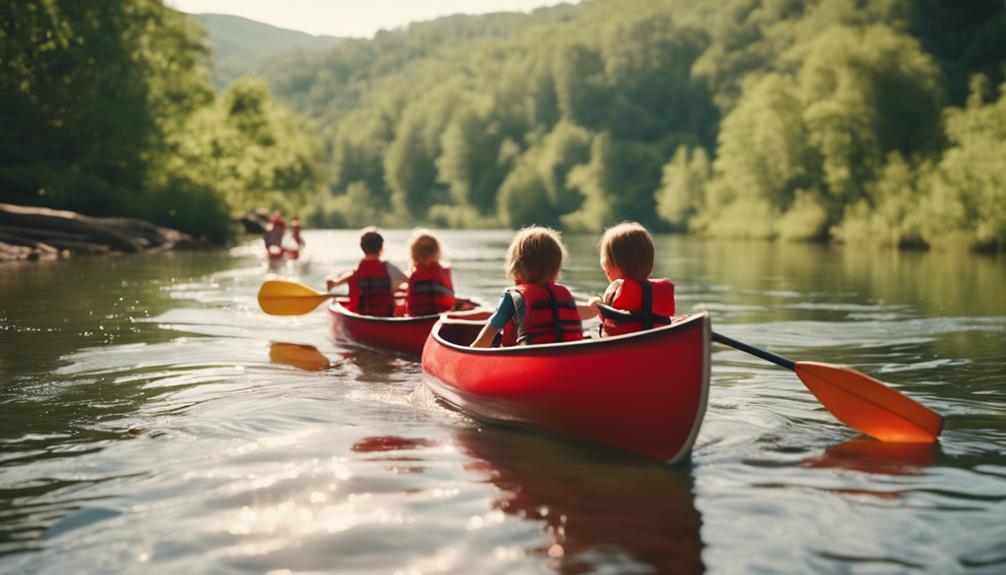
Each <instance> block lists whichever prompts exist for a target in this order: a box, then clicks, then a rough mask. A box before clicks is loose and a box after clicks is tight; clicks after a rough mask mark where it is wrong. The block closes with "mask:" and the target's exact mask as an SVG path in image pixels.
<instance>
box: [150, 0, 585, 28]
mask: <svg viewBox="0 0 1006 575" xmlns="http://www.w3.org/2000/svg"><path fill="white" fill-rule="evenodd" d="M560 1H561V0H167V2H166V3H167V4H168V5H169V6H172V7H174V8H176V9H178V10H181V11H183V12H188V13H190V14H204V13H214V14H234V15H236V16H243V17H245V18H249V19H251V20H258V21H259V22H265V23H267V24H272V25H273V26H278V27H280V28H288V29H290V30H300V31H302V32H307V33H308V34H315V35H328V36H373V35H374V33H375V32H377V31H378V30H380V29H382V28H397V27H400V26H404V25H406V24H408V23H409V22H414V21H416V20H432V19H434V18H438V17H440V16H447V15H448V14H458V13H465V14H481V13H485V12H514V11H522V12H528V11H531V10H534V9H535V8H538V7H541V6H552V5H555V4H559V3H560ZM566 1H567V2H571V3H575V1H576V0H566Z"/></svg>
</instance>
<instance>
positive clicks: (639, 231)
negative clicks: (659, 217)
mask: <svg viewBox="0 0 1006 575" xmlns="http://www.w3.org/2000/svg"><path fill="white" fill-rule="evenodd" d="M653 251H654V250H653V237H652V236H650V232H648V231H646V228H644V227H643V226H641V225H639V224H638V223H636V222H622V223H620V224H618V225H617V226H613V227H610V228H608V229H606V230H604V236H602V237H601V265H607V266H614V267H616V268H618V271H620V272H621V273H622V276H623V277H627V278H631V279H637V280H644V279H646V278H648V277H650V274H651V273H652V272H653Z"/></svg>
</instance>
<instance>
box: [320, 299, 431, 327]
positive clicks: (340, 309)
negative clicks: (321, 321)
mask: <svg viewBox="0 0 1006 575" xmlns="http://www.w3.org/2000/svg"><path fill="white" fill-rule="evenodd" d="M328 309H329V310H330V311H331V312H332V313H334V314H336V315H340V316H343V317H346V318H351V319H353V320H356V321H363V322H369V323H378V324H380V323H393V324H403V323H422V322H427V321H430V320H436V319H438V318H440V315H441V314H438V313H435V314H429V315H408V316H390V317H385V316H375V315H363V314H359V313H356V312H354V311H350V310H349V308H347V307H346V306H344V305H342V302H340V301H339V300H336V301H334V302H332V303H331V304H330V305H329V306H328Z"/></svg>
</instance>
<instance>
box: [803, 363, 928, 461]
mask: <svg viewBox="0 0 1006 575" xmlns="http://www.w3.org/2000/svg"><path fill="white" fill-rule="evenodd" d="M794 371H796V374H797V376H799V377H800V380H801V381H803V383H804V384H805V385H806V386H807V388H808V389H810V391H811V393H813V394H814V396H815V397H817V399H818V400H819V401H820V402H821V404H822V405H824V406H825V407H826V408H828V411H830V412H831V413H832V415H834V416H835V417H836V418H837V419H838V420H839V421H841V422H842V423H844V424H846V425H848V426H849V427H852V428H853V429H858V430H859V431H862V432H863V433H865V434H866V435H869V436H870V437H874V438H876V439H879V440H881V441H895V442H901V443H933V442H935V441H936V440H937V438H938V437H939V435H940V431H941V430H942V429H943V418H942V417H940V415H939V414H938V413H936V412H934V411H932V410H931V409H929V408H927V407H925V406H923V405H921V404H919V403H916V402H915V401H914V400H912V399H910V398H909V397H908V396H906V395H903V394H902V393H901V392H899V391H897V390H895V389H892V388H890V387H887V386H886V385H884V384H883V383H881V382H879V381H877V380H876V379H873V378H872V377H870V376H868V375H865V374H862V373H860V372H858V371H856V370H854V369H849V368H847V367H839V366H837V365H829V364H827V363H817V362H813V361H800V362H797V364H796V369H795V370H794Z"/></svg>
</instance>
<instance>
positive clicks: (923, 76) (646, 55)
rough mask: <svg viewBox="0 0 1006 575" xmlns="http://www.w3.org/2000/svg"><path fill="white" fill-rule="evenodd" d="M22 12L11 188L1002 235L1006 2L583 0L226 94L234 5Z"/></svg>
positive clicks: (274, 67)
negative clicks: (218, 14) (216, 12)
mask: <svg viewBox="0 0 1006 575" xmlns="http://www.w3.org/2000/svg"><path fill="white" fill-rule="evenodd" d="M0 19H2V20H3V22H4V37H3V42H2V43H0V62H2V64H0V110H2V112H0V113H3V114H5V116H6V117H5V118H4V133H3V134H2V135H0V190H3V192H2V195H0V201H8V202H12V203H17V204H24V205H34V206H44V207H49V208H55V209H68V210H75V211H79V212H83V213H88V214H92V215H95V216H104V217H109V216H116V217H137V218H142V219H146V220H149V221H151V222H153V223H154V224H156V225H159V226H168V227H170V228H174V229H178V230H181V231H182V232H184V233H188V234H190V235H191V236H193V237H194V238H198V239H200V240H202V241H207V242H211V243H224V242H226V241H227V239H228V238H229V236H230V234H231V233H232V232H231V229H232V226H231V222H232V221H233V220H234V219H236V217H237V215H238V214H245V213H248V211H249V210H251V209H254V208H257V207H263V208H267V209H269V210H272V209H279V210H282V211H283V212H284V213H286V214H297V215H299V216H300V217H301V220H302V221H304V222H305V224H307V226H308V227H315V228H320V227H346V228H358V227H363V226H365V225H378V226H382V227H410V226H415V225H429V226H436V227H447V228H486V227H509V228H519V227H522V226H525V225H529V224H539V225H549V226H553V227H558V228H562V229H564V230H568V231H579V232H598V231H600V230H601V229H603V228H605V227H607V226H610V225H612V224H615V223H617V222H619V221H622V220H635V221H639V222H640V223H642V224H644V225H646V226H647V227H649V228H651V229H653V230H655V231H658V232H675V233H690V234H699V235H704V236H709V237H717V238H748V239H755V238H757V239H778V240H787V241H816V242H828V241H834V242H843V243H848V244H872V245H881V246H890V247H895V248H924V249H928V248H937V249H956V248H962V249H968V250H973V251H1002V250H1006V163H1004V162H1003V161H1002V158H1004V157H1006V83H1004V79H1006V76H1004V71H1006V43H1003V42H1002V41H1001V38H1002V37H1003V36H1004V35H1006V5H1004V4H1003V3H1002V1H1001V0H973V1H969V2H937V1H935V0H890V1H888V2H878V3H863V2H856V1H853V0H778V1H769V0H765V1H760V0H723V1H721V2H711V1H709V2H696V1H693V0H583V1H581V2H579V3H577V4H575V5H569V4H562V5H557V6H553V7H549V8H541V9H538V10H535V11H533V12H531V13H529V14H522V13H498V14H485V15H479V16H464V15H456V16H450V17H445V18H440V19H437V20H433V21H429V22H419V23H413V24H411V25H409V26H407V27H405V28H401V29H396V30H385V31H381V32H379V33H378V34H376V35H375V36H374V37H373V38H371V39H339V40H338V42H334V45H332V46H330V47H325V48H321V47H319V48H318V49H307V50H305V49H291V50H288V51H285V52H280V53H276V54H273V55H272V56H264V55H263V54H258V53H256V54H255V55H254V58H251V55H249V58H250V60H249V62H248V63H247V66H244V67H243V68H241V69H242V70H245V71H246V72H247V73H248V74H249V76H247V77H243V78H239V79H237V80H234V81H233V82H231V83H229V84H228V85H227V87H226V88H223V89H221V90H220V91H217V90H215V89H214V85H213V83H212V82H211V80H210V76H211V72H213V71H214V69H215V66H216V64H215V63H214V60H213V52H212V46H211V44H212V43H213V42H216V43H217V45H220V46H223V45H225V44H224V42H225V41H227V40H228V39H227V38H225V37H223V36H221V35H222V34H224V32H226V30H223V29H222V28H221V27H220V26H221V24H220V21H221V18H216V19H209V20H204V21H203V22H202V23H201V22H200V20H199V19H198V18H197V17H194V16H188V15H185V14H182V13H180V12H177V11H175V10H173V9H170V8H168V7H166V6H165V5H164V4H163V3H162V2H161V1H160V0H123V1H122V2H114V3H97V4H95V3H79V2H72V1H70V0H51V1H45V2H43V1H41V0H26V1H25V2H23V3H14V4H11V5H10V6H9V7H7V8H5V9H4V10H3V11H0ZM224 20H226V18H224ZM244 24H245V26H237V27H234V26H232V27H230V28H229V30H230V32H228V33H230V34H232V35H234V34H237V35H240V34H245V35H246V36H247V35H248V34H252V38H253V37H254V35H255V34H259V32H254V27H253V25H252V24H250V23H248V22H244ZM249 26H252V27H251V28H249ZM206 27H208V28H209V34H208V35H207V29H206ZM248 30H252V32H249V31H248ZM229 40H231V41H236V42H231V43H230V44H226V45H240V44H241V42H240V41H239V40H241V38H234V37H232V38H230V39H229ZM244 40H245V41H248V40H249V38H247V37H246V38H244ZM228 54H229V55H228V60H227V63H226V67H227V70H230V71H231V72H233V70H234V69H235V68H234V65H236V63H235V62H234V61H233V57H234V54H233V53H230V52H228ZM252 60H254V61H252ZM221 65H222V64H221ZM223 72H226V70H222V69H220V70H216V73H217V76H218V77H217V82H218V85H223V84H224V83H225V82H224V81H222V78H221V75H223V76H226V74H223Z"/></svg>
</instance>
